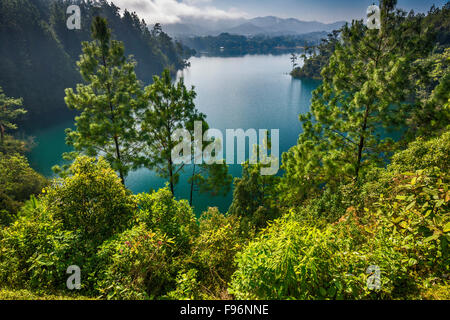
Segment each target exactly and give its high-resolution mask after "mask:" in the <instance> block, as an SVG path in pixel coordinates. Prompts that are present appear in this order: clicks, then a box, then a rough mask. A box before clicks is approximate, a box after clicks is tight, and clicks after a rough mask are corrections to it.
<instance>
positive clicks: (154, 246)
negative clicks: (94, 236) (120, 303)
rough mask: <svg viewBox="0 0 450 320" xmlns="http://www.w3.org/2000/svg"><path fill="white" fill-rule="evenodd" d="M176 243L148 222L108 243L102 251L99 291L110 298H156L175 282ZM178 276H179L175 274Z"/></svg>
mask: <svg viewBox="0 0 450 320" xmlns="http://www.w3.org/2000/svg"><path fill="white" fill-rule="evenodd" d="M172 244H173V242H172V240H171V239H170V238H168V237H167V236H165V235H163V234H161V233H160V232H156V233H155V232H152V231H151V230H150V229H149V228H148V227H147V226H146V224H145V223H142V224H139V225H136V226H134V227H133V228H131V229H129V230H127V231H125V232H123V233H122V234H120V235H118V236H116V237H114V238H113V239H111V240H108V241H106V242H105V243H104V244H103V245H102V246H101V247H100V249H99V252H98V256H99V259H100V261H102V264H101V265H102V266H103V268H104V270H102V271H101V272H100V274H99V276H100V278H99V280H98V284H97V290H98V291H99V292H100V294H101V296H102V297H103V298H107V299H133V300H142V299H155V298H156V297H159V296H161V295H162V294H164V293H165V290H166V287H167V286H168V285H170V284H171V283H172V282H173V278H174V274H173V270H172V268H173V264H172V259H171V256H170V252H171V247H172ZM175 274H176V273H175Z"/></svg>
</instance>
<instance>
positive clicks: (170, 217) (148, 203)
mask: <svg viewBox="0 0 450 320" xmlns="http://www.w3.org/2000/svg"><path fill="white" fill-rule="evenodd" d="M136 200H137V204H138V207H139V210H138V212H137V213H136V220H137V221H138V222H143V223H146V225H147V226H148V227H149V228H150V229H151V230H153V231H155V232H156V231H158V232H160V233H161V234H165V235H167V236H168V237H170V238H171V239H173V241H174V248H176V249H177V251H179V253H182V252H186V251H187V250H188V249H189V248H190V246H191V245H192V242H193V239H194V238H195V237H196V235H197V233H198V225H197V221H196V219H195V215H194V212H193V210H192V208H191V207H190V206H189V204H188V202H187V201H186V200H180V201H177V200H175V198H174V197H173V196H172V193H171V192H170V191H169V189H168V188H164V189H160V190H159V191H157V192H152V193H151V194H147V193H142V194H139V195H137V196H136Z"/></svg>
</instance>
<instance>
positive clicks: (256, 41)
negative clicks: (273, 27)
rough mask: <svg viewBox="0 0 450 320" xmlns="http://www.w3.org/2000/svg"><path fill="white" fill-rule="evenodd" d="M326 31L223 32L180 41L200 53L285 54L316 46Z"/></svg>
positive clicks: (217, 54)
mask: <svg viewBox="0 0 450 320" xmlns="http://www.w3.org/2000/svg"><path fill="white" fill-rule="evenodd" d="M324 34H325V35H326V32H314V33H309V34H304V35H292V36H265V35H259V36H251V37H247V36H242V35H234V34H229V33H222V34H220V35H218V36H205V37H190V38H181V39H180V41H181V42H182V43H183V44H184V45H186V46H187V47H190V48H193V49H195V50H196V51H197V52H198V53H207V54H210V55H215V56H227V55H245V54H284V53H287V52H288V53H289V52H300V51H302V50H303V48H304V47H305V46H314V45H316V44H317V43H318V42H319V41H320V39H321V38H322V37H323V36H324Z"/></svg>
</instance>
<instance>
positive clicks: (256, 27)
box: [162, 16, 346, 38]
mask: <svg viewBox="0 0 450 320" xmlns="http://www.w3.org/2000/svg"><path fill="white" fill-rule="evenodd" d="M345 23H346V21H338V22H334V23H329V24H326V23H322V22H317V21H301V20H298V19H294V18H289V19H283V18H278V17H274V16H267V17H257V18H253V19H234V20H230V19H227V20H215V21H212V20H206V19H195V20H193V19H183V20H182V21H181V22H179V23H174V24H166V25H163V26H162V27H163V30H164V31H165V32H166V33H168V34H169V35H171V36H173V37H176V38H177V37H189V36H216V35H219V34H221V33H230V34H236V35H244V36H255V35H271V36H279V35H299V34H306V33H312V32H321V31H325V32H330V31H332V30H335V29H339V28H340V27H342V26H343V25H344V24H345Z"/></svg>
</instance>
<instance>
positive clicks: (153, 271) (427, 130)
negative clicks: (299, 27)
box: [0, 0, 450, 300]
mask: <svg viewBox="0 0 450 320" xmlns="http://www.w3.org/2000/svg"><path fill="white" fill-rule="evenodd" d="M380 8H381V29H380V30H377V29H374V30H372V29H368V28H367V27H366V26H365V24H364V22H363V21H353V22H352V23H351V24H348V25H346V26H344V27H343V28H342V29H341V30H340V31H339V41H336V42H335V43H334V44H333V48H332V49H330V52H329V57H328V58H327V61H326V62H324V64H323V66H321V68H322V69H321V78H322V83H321V85H320V86H319V87H318V88H317V89H316V90H315V91H314V92H313V96H312V99H311V108H310V111H309V112H308V113H306V114H302V115H300V116H299V120H300V122H301V123H302V126H303V131H302V133H300V134H299V138H298V142H297V144H296V145H294V146H293V147H292V148H291V149H290V150H289V151H288V152H285V153H284V154H283V156H282V159H281V160H282V169H283V174H282V175H279V176H264V175H261V171H260V169H261V166H264V164H261V163H259V164H251V163H249V162H246V163H244V164H242V175H241V177H240V178H236V179H234V181H233V186H234V188H233V201H232V204H231V206H230V208H229V210H228V212H219V211H218V209H217V208H209V209H208V210H207V211H206V212H204V213H203V214H202V215H201V216H200V217H196V216H195V214H194V212H193V209H192V207H191V205H190V204H189V202H188V201H186V200H177V198H176V194H175V193H174V185H176V184H177V183H179V180H178V174H179V172H180V170H182V169H183V167H182V165H180V164H178V165H177V164H175V162H174V159H173V154H172V153H171V150H172V148H173V147H174V145H175V143H176V141H174V140H173V138H172V133H173V132H174V130H176V129H179V128H183V129H185V130H187V131H188V132H192V131H193V130H194V121H198V122H200V124H201V125H202V126H203V127H204V128H206V127H208V123H207V119H206V116H205V115H203V114H201V113H200V112H198V110H197V109H196V106H195V103H194V98H195V95H196V93H195V91H194V89H192V88H191V89H189V88H186V86H185V85H184V83H183V81H179V82H176V83H174V82H173V81H172V79H171V75H170V71H169V70H165V71H163V72H162V74H161V76H154V77H153V81H152V83H151V84H149V85H147V86H146V87H143V85H142V82H141V81H139V77H138V73H137V72H136V70H135V62H134V60H132V59H127V58H126V54H125V52H130V48H126V42H122V41H117V40H116V39H114V36H113V35H114V33H112V31H111V29H110V28H109V26H110V25H114V24H112V23H109V20H108V19H104V18H101V17H94V18H93V19H92V34H91V38H90V39H89V41H84V42H83V43H82V44H81V43H80V44H79V46H80V48H81V49H80V50H81V52H82V53H81V55H80V57H79V58H78V62H77V66H78V69H79V72H80V79H83V81H81V80H80V82H79V83H78V85H76V86H68V87H67V89H66V90H65V91H64V92H65V99H64V101H65V103H66V105H67V107H68V108H70V109H72V110H77V111H78V114H79V115H78V116H77V117H76V118H75V128H74V129H73V130H67V142H68V143H69V144H70V145H71V146H72V147H73V150H74V151H73V152H72V153H70V154H67V155H65V157H66V158H67V159H70V161H71V162H70V164H69V165H67V166H66V167H62V168H55V170H56V171H57V172H58V173H59V177H58V178H56V179H52V180H48V179H46V178H44V177H42V176H41V175H40V174H39V173H36V172H35V171H34V170H32V169H31V168H30V166H29V164H28V161H27V159H26V157H25V156H24V154H25V150H26V148H27V145H26V144H27V143H26V141H20V140H17V139H16V138H14V137H13V136H12V134H13V132H14V130H15V129H17V127H18V125H17V119H19V118H20V117H23V116H24V114H25V113H26V111H27V110H26V107H27V105H25V104H24V103H23V101H22V100H21V99H20V98H17V97H19V96H21V95H17V94H11V93H10V92H9V91H8V90H6V89H5V88H4V92H3V91H0V127H1V132H2V135H1V141H0V186H1V189H0V299H42V298H44V299H263V300H264V299H450V284H449V281H450V279H449V274H450V256H449V242H450V210H449V204H450V190H449V186H450V70H449V65H450V48H449V47H448V42H446V41H447V40H448V38H446V36H443V35H445V34H447V35H448V24H447V23H448V20H444V19H442V18H441V16H440V15H441V14H442V13H443V12H444V10H448V5H447V6H446V7H445V8H444V9H433V10H431V11H430V13H429V14H428V15H427V16H424V15H421V14H413V13H410V14H408V13H406V12H404V11H402V10H400V9H397V7H396V1H395V0H384V1H381V3H380ZM435 15H436V16H435ZM30 32H31V31H30ZM125 48H126V49H125ZM30 88H32V87H30ZM30 88H27V90H28V91H33V90H31V89H30ZM23 90H24V92H22V93H21V94H22V95H25V94H26V92H25V91H27V90H25V89H23ZM12 97H14V98H12ZM220 98H221V97H218V99H220ZM22 105H25V106H26V107H22ZM274 112H275V111H274ZM391 131H395V132H401V133H402V134H401V136H400V137H399V138H398V139H392V138H390V137H389V135H387V134H386V132H391ZM266 144H267V145H266V146H265V147H267V148H270V139H268V141H266ZM260 147H261V146H260ZM257 150H258V148H255V151H257ZM192 154H194V153H192ZM139 167H147V168H150V169H153V170H155V171H156V172H157V173H158V174H159V175H160V176H161V177H164V178H165V179H166V180H167V187H165V188H162V189H160V190H156V191H153V192H150V193H141V194H138V195H134V194H132V193H131V191H129V190H128V189H127V187H126V186H127V175H128V173H129V172H130V171H131V170H133V169H135V168H139ZM197 169H198V171H197V172H195V170H194V172H193V175H192V178H191V180H190V181H191V182H192V185H194V184H195V185H197V186H198V187H199V188H200V189H201V190H203V191H204V192H209V193H212V194H216V193H219V192H221V190H223V189H226V188H229V187H230V183H231V179H230V176H229V174H228V172H227V167H226V165H225V164H223V163H216V164H215V165H206V164H205V165H202V167H201V168H197ZM70 266H79V268H80V269H81V274H82V278H81V283H79V287H78V288H77V284H76V283H75V289H78V290H69V289H68V288H67V278H68V274H67V273H66V272H67V269H68V268H69V267H70Z"/></svg>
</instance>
